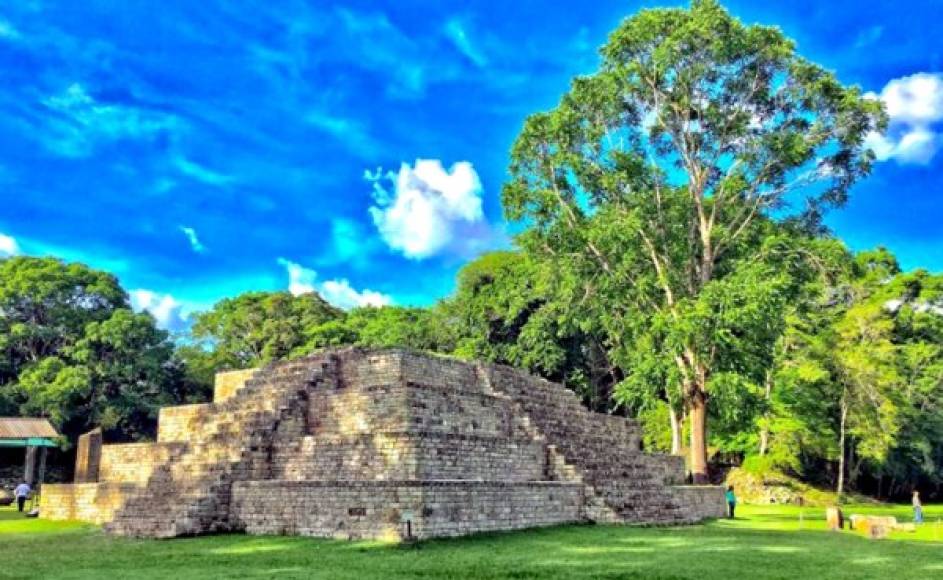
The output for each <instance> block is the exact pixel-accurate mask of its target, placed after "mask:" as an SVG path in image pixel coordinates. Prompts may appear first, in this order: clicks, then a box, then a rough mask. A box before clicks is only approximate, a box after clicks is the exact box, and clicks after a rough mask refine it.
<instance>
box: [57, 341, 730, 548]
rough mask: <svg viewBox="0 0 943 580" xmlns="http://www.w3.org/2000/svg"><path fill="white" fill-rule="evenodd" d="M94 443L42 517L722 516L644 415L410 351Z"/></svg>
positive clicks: (152, 525)
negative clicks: (139, 437) (647, 442)
mask: <svg viewBox="0 0 943 580" xmlns="http://www.w3.org/2000/svg"><path fill="white" fill-rule="evenodd" d="M95 437H96V436H95V434H94V433H93V434H91V435H90V436H89V438H84V440H83V441H82V442H80V450H79V451H80V452H79V457H78V459H77V469H76V473H77V474H81V476H80V477H81V479H80V481H77V482H76V483H75V484H71V485H47V486H46V487H45V489H44V493H43V499H42V517H45V518H49V519H79V520H85V521H91V522H95V523H101V524H104V527H105V530H106V531H108V532H111V533H114V534H120V535H128V536H141V537H174V536H180V535H190V534H202V533H212V532H221V531H245V532H248V533H252V534H256V533H272V534H303V535H312V536H326V537H341V538H393V539H395V538H403V537H406V536H415V537H418V538H424V537H433V536H453V535H460V534H467V533H472V532H478V531H487V530H506V529H514V528H524V527H533V526H543V525H551V524H558V523H565V522H582V521H597V522H627V523H646V524H680V523H692V522H696V521H699V520H702V519H704V518H707V517H717V516H721V515H723V510H724V503H723V493H722V491H721V489H720V488H718V487H693V486H679V485H677V484H678V483H680V482H681V481H682V479H683V475H684V466H683V461H682V459H681V458H679V457H672V456H659V455H648V454H645V453H642V452H641V451H640V445H639V428H638V426H637V425H636V424H635V423H634V422H633V421H630V420H626V419H624V418H620V417H614V416H609V415H602V414H597V413H592V412H590V411H588V410H586V409H585V408H584V407H583V406H582V405H581V404H580V402H579V400H578V399H577V397H576V396H575V395H574V394H573V393H572V392H571V391H569V390H567V389H566V388H564V387H562V386H561V385H558V384H554V383H550V382H547V381H544V380H542V379H538V378H535V377H532V376H530V375H528V374H526V373H523V372H521V371H518V370H515V369H512V368H509V367H504V366H497V365H486V364H475V363H466V362H461V361H457V360H452V359H447V358H440V357H433V356H428V355H421V354H416V353H411V352H407V351H402V350H363V349H343V350H334V351H326V352H321V353H318V354H315V355H312V356H309V357H306V358H303V359H298V360H293V361H290V362H283V363H277V364H273V365H271V366H269V367H266V368H264V369H261V370H257V371H239V372H236V373H225V374H222V375H221V376H218V377H217V386H216V392H215V400H214V401H213V402H212V403H206V404H201V405H187V406H183V407H170V408H165V409H162V410H161V413H160V419H159V436H158V441H157V442H156V443H135V444H125V445H104V446H101V445H100V444H96V438H95ZM97 441H99V442H100V436H98V437H97Z"/></svg>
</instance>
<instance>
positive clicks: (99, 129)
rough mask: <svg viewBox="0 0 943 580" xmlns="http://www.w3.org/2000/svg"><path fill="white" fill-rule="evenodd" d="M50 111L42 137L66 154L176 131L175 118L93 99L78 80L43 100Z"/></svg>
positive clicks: (82, 154)
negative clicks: (114, 142) (102, 144)
mask: <svg viewBox="0 0 943 580" xmlns="http://www.w3.org/2000/svg"><path fill="white" fill-rule="evenodd" d="M43 104H44V105H45V106H46V107H47V108H48V109H49V110H50V111H51V112H52V113H54V114H53V115H49V121H48V127H47V131H46V132H45V134H44V135H42V136H41V137H42V138H43V139H44V142H45V144H46V147H47V148H48V149H50V150H51V151H54V152H55V153H58V154H59V155H63V156H66V157H85V156H87V155H89V154H91V152H92V151H93V150H94V149H95V147H96V146H97V145H98V144H100V143H105V142H112V141H118V140H120V139H130V138H133V139H150V138H153V137H155V136H157V135H159V134H162V133H165V132H168V131H175V130H177V129H179V128H180V126H181V124H180V122H179V121H178V119H177V118H176V117H174V116H173V115H168V114H166V113H162V112H158V111H151V110H147V109H143V108H138V107H134V106H127V105H119V104H104V103H99V102H98V101H96V100H95V98H93V97H92V96H91V95H90V94H88V92H87V91H86V90H85V87H83V86H82V85H81V84H79V83H73V84H72V85H70V86H69V88H67V89H66V90H65V92H63V93H61V94H58V95H55V96H52V97H49V98H47V99H44V100H43Z"/></svg>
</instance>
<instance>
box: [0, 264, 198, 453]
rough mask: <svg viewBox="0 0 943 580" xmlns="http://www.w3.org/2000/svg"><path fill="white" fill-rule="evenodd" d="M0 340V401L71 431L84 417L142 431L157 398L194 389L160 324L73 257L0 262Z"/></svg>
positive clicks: (110, 428)
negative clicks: (1, 364) (67, 260)
mask: <svg viewBox="0 0 943 580" xmlns="http://www.w3.org/2000/svg"><path fill="white" fill-rule="evenodd" d="M0 349H2V351H3V352H4V354H5V356H4V357H3V359H4V361H5V366H4V367H3V369H2V372H3V374H2V376H0V407H2V408H0V411H2V412H3V413H4V414H14V415H21V414H22V415H28V416H43V417H49V418H50V419H51V420H52V422H53V423H54V424H55V425H56V426H57V427H58V428H59V429H60V431H61V432H63V434H65V435H67V436H68V437H69V438H71V439H74V438H75V437H76V436H77V435H78V434H80V433H82V432H83V431H86V430H88V429H90V428H92V427H94V426H102V427H103V428H104V429H105V430H106V431H107V435H108V436H109V438H110V439H112V440H128V439H138V438H142V437H147V436H149V435H151V434H153V431H154V426H155V424H156V421H155V419H156V411H157V409H158V408H159V407H160V406H162V405H168V404H174V403H177V402H183V401H185V400H187V399H189V398H190V397H191V396H193V394H194V392H195V391H196V390H197V387H196V385H194V384H193V383H191V382H189V381H188V380H187V378H186V376H185V370H184V368H183V365H182V363H181V362H180V361H179V359H178V358H177V357H176V356H175V354H174V345H173V343H172V342H171V341H170V340H169V338H168V335H167V333H166V332H164V331H162V330H159V329H158V328H157V327H156V326H155V323H154V319H153V318H152V317H151V316H150V315H149V314H134V313H133V312H131V311H130V310H129V309H128V298H127V295H126V293H125V292H124V290H123V289H122V288H121V287H120V285H119V284H118V281H117V280H116V279H115V278H114V277H113V276H110V275H108V274H105V273H103V272H98V271H95V270H92V269H90V268H88V267H87V266H85V265H82V264H66V263H64V262H61V261H59V260H55V259H52V258H29V257H15V258H11V259H9V260H5V261H2V262H0Z"/></svg>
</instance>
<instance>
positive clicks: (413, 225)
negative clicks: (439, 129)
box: [365, 159, 492, 259]
mask: <svg viewBox="0 0 943 580" xmlns="http://www.w3.org/2000/svg"><path fill="white" fill-rule="evenodd" d="M365 178H366V179H367V180H369V181H372V182H373V187H374V194H373V198H374V201H375V202H376V205H374V206H372V207H371V208H370V215H371V216H372V217H373V223H374V224H375V225H376V227H377V230H379V232H380V235H381V236H382V237H383V240H384V241H385V242H386V243H387V245H389V246H390V247H391V248H393V249H394V250H397V251H399V252H402V254H403V255H404V256H406V257H407V258H414V259H423V258H428V257H429V256H432V255H435V254H438V253H440V252H442V251H444V250H446V249H449V248H450V247H453V246H454V245H455V244H460V245H464V246H466V247H467V246H468V245H469V244H470V243H475V242H476V241H480V240H481V239H482V237H490V236H491V234H492V232H491V231H490V228H489V227H488V225H487V224H486V223H484V213H483V211H482V207H481V194H482V187H481V181H480V180H479V179H478V174H477V173H476V172H475V169H474V167H472V164H471V163H469V162H467V161H462V162H459V163H456V164H454V165H452V167H450V168H449V169H448V170H446V169H445V168H444V167H443V166H442V162H441V161H439V160H438V159H419V160H417V161H416V164H415V166H413V167H410V166H409V165H408V164H406V163H403V164H402V166H401V167H400V170H399V173H393V172H388V173H386V175H382V174H381V172H380V171H379V170H377V172H376V173H374V174H371V173H370V172H366V173H365ZM384 180H389V181H390V182H392V183H393V186H394V189H393V191H392V192H389V191H387V190H386V189H385V188H384V187H383V185H382V182H383V181H384Z"/></svg>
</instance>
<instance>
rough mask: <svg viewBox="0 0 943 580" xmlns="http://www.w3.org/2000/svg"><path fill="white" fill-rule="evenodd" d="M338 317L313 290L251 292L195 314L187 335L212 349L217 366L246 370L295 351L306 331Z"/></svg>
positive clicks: (306, 340)
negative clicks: (293, 292)
mask: <svg viewBox="0 0 943 580" xmlns="http://www.w3.org/2000/svg"><path fill="white" fill-rule="evenodd" d="M342 316H343V313H342V312H341V311H340V310H339V309H337V308H334V307H333V306H331V305H330V304H328V303H327V302H325V301H324V299H323V298H321V297H320V296H319V295H318V294H317V293H315V292H309V293H305V294H301V295H299V296H292V295H291V294H289V293H288V292H249V293H246V294H241V295H239V296H237V297H235V298H227V299H225V300H222V301H220V302H219V303H217V304H216V305H215V306H213V308H212V309H211V310H208V311H206V312H203V313H200V314H198V315H197V316H196V319H195V320H194V323H193V328H192V330H191V334H192V336H193V338H194V339H195V340H196V341H198V342H202V343H203V344H205V345H206V347H207V348H208V349H209V350H211V351H212V356H213V359H214V365H213V366H214V367H215V368H216V369H217V370H218V369H222V368H237V369H238V368H249V367H255V366H261V365H264V364H266V363H268V362H271V361H273V360H279V359H284V358H287V357H288V356H289V355H291V354H292V353H297V352H298V351H299V349H303V347H305V346H306V345H307V343H308V341H309V337H308V336H307V333H309V332H310V329H312V328H315V327H317V326H318V325H321V324H324V323H326V322H330V321H333V320H339V319H340V318H342ZM198 356H199V355H198Z"/></svg>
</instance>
